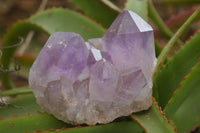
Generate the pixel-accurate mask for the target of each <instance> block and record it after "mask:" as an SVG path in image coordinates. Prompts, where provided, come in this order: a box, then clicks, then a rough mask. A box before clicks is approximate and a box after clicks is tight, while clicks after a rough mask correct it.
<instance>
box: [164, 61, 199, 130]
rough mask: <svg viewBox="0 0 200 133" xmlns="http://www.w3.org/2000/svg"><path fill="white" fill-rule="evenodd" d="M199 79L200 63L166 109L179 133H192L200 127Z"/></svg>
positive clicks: (168, 116)
mask: <svg viewBox="0 0 200 133" xmlns="http://www.w3.org/2000/svg"><path fill="white" fill-rule="evenodd" d="M199 62H200V60H199ZM199 79H200V63H198V64H197V65H196V66H195V67H194V68H193V70H192V71H191V73H189V75H188V76H187V78H186V79H185V80H184V81H183V82H182V84H181V85H180V87H179V89H178V90H177V91H176V93H175V94H174V95H173V97H172V98H171V100H170V102H169V104H168V105H167V106H166V108H165V113H166V116H167V118H168V119H170V120H173V122H174V124H175V125H176V127H177V131H178V133H190V131H192V130H194V129H195V128H196V127H197V126H199V125H200V104H199V98H200V82H199Z"/></svg>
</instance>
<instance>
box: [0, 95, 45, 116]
mask: <svg viewBox="0 0 200 133" xmlns="http://www.w3.org/2000/svg"><path fill="white" fill-rule="evenodd" d="M5 102H6V103H7V104H9V105H7V106H5V107H3V108H0V118H3V119H8V118H11V117H12V116H13V115H17V116H23V115H25V114H26V113H29V114H34V113H36V111H43V110H42V109H41V108H40V106H39V105H38V104H37V103H36V99H35V97H34V95H33V94H29V95H25V96H22V97H18V98H15V99H11V100H9V101H5Z"/></svg>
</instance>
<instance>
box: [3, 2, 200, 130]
mask: <svg viewBox="0 0 200 133" xmlns="http://www.w3.org/2000/svg"><path fill="white" fill-rule="evenodd" d="M69 2H71V3H73V4H74V5H75V6H77V8H79V9H80V10H82V11H83V12H84V15H83V14H80V13H78V12H75V11H72V10H69V9H64V8H53V9H48V10H45V11H43V12H41V13H37V14H34V15H33V16H31V17H30V18H28V19H26V20H21V21H18V22H16V23H15V24H14V25H13V26H12V27H11V28H10V29H9V30H8V32H7V33H6V34H5V36H4V38H3V43H2V47H1V48H4V49H0V50H1V53H2V54H1V53H0V57H1V59H0V60H1V64H2V65H1V69H0V77H1V83H2V85H3V86H4V89H1V90H0V91H1V93H0V98H1V99H0V132H1V133H22V132H26V133H29V132H34V133H36V132H45V133H53V132H58V133H76V132H77V133H79V132H80V133H82V132H83V133H84V132H88V133H92V132H95V133H96V132H97V133H101V132H117V133H118V132H119V133H120V132H136V133H143V132H147V133H175V132H178V133H189V132H191V131H193V130H194V129H196V128H197V127H199V126H200V104H199V97H200V45H199V42H200V33H199V32H198V31H197V32H196V33H195V35H193V37H191V38H190V40H189V41H187V42H186V43H185V44H182V41H181V40H180V36H181V35H182V34H184V31H185V30H186V29H187V28H188V26H189V25H190V24H191V23H194V22H198V21H199V16H200V14H199V12H200V10H199V9H196V10H193V14H191V15H190V17H189V18H188V19H187V20H186V21H185V22H181V23H182V26H181V27H180V28H179V29H178V30H177V32H176V33H173V32H172V30H171V29H170V28H168V27H167V26H166V25H165V23H164V21H163V20H162V19H161V17H160V16H159V13H158V12H157V11H156V9H155V7H154V5H153V3H152V2H151V0H140V1H138V0H127V1H126V3H125V7H124V9H120V8H118V7H117V6H115V5H114V4H113V3H111V2H106V1H104V0H95V1H94V0H80V1H77V0H69ZM163 3H164V4H166V3H167V4H171V5H173V4H176V5H177V4H179V5H182V4H185V3H195V4H200V3H199V2H198V1H196V0H184V1H181V0H175V1H172V0H164V1H163ZM191 5H192V4H191ZM191 5H190V4H188V6H191ZM126 9H129V10H132V11H134V12H136V13H138V14H139V15H140V16H141V17H142V18H143V19H145V20H146V21H148V20H151V21H152V22H153V23H154V24H155V25H156V26H157V27H158V28H159V30H160V31H161V33H163V34H164V35H165V36H167V37H169V38H170V39H169V42H168V43H167V44H166V45H165V46H164V48H162V47H161V46H160V45H159V44H158V42H156V43H155V47H156V55H157V57H158V63H157V66H156V70H155V73H154V76H153V83H154V86H153V97H154V98H153V99H152V101H153V105H152V107H151V108H150V109H149V110H146V111H142V112H138V113H133V114H130V116H128V117H121V118H118V119H116V120H115V121H113V122H112V123H110V124H105V125H96V126H87V125H79V126H74V125H70V124H68V123H64V122H62V121H60V120H57V119H56V118H54V117H53V116H51V115H49V114H47V113H45V112H44V111H43V110H42V109H41V108H40V106H39V105H38V104H37V103H36V100H35V97H34V95H33V93H32V91H31V90H30V88H29V87H28V86H24V87H21V88H16V87H15V83H14V82H13V81H12V78H11V77H12V76H11V73H10V72H9V69H10V66H11V63H12V58H13V57H15V56H17V47H19V46H17V47H12V46H13V45H14V44H17V43H18V42H19V39H18V38H19V37H23V38H25V36H26V35H27V33H28V32H29V31H31V30H33V31H37V32H39V33H44V34H46V35H47V36H49V35H50V34H52V33H54V32H56V31H64V32H76V33H79V34H80V35H81V36H82V37H83V38H84V39H85V40H87V39H89V38H95V37H96V38H97V37H101V36H102V35H103V34H104V33H105V31H106V28H108V27H109V25H110V24H111V23H112V21H113V20H114V19H115V18H116V16H117V15H118V14H119V12H121V11H122V10H126ZM193 20H194V21H193ZM187 39H188V38H187ZM177 42H178V43H177ZM179 44H181V48H180V50H179V51H178V52H176V53H175V54H170V59H168V57H169V53H170V52H172V50H173V46H176V45H179ZM6 47H8V48H6ZM9 47H10V48H9ZM38 47H39V46H38ZM35 58H36V56H34V54H32V55H23V56H22V57H19V58H17V61H18V62H19V63H20V64H21V66H23V68H27V69H29V68H30V67H31V65H32V63H33V61H34V59H35ZM23 68H21V70H20V71H23ZM4 70H7V71H4ZM20 75H21V76H23V77H25V78H28V77H27V72H24V73H20ZM5 98H7V99H8V100H6V99H5Z"/></svg>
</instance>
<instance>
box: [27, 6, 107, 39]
mask: <svg viewBox="0 0 200 133" xmlns="http://www.w3.org/2000/svg"><path fill="white" fill-rule="evenodd" d="M30 21H32V22H34V23H36V24H38V25H40V26H41V27H42V28H44V29H46V30H47V31H49V33H54V32H75V33H78V34H80V35H81V36H82V37H83V38H84V39H85V40H87V39H90V38H98V37H102V36H103V34H104V32H105V29H103V28H102V27H101V26H100V25H98V24H97V23H95V22H93V21H92V20H90V19H89V18H86V17H85V16H82V15H81V14H79V13H76V12H74V11H70V10H68V9H62V8H56V9H51V10H46V11H44V12H41V13H39V14H36V15H34V16H32V17H31V18H30Z"/></svg>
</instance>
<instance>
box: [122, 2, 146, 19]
mask: <svg viewBox="0 0 200 133" xmlns="http://www.w3.org/2000/svg"><path fill="white" fill-rule="evenodd" d="M125 10H132V11H134V12H135V13H137V14H138V15H139V16H140V17H142V18H143V19H144V20H146V21H147V20H148V3H147V0H127V1H126V4H125Z"/></svg>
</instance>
